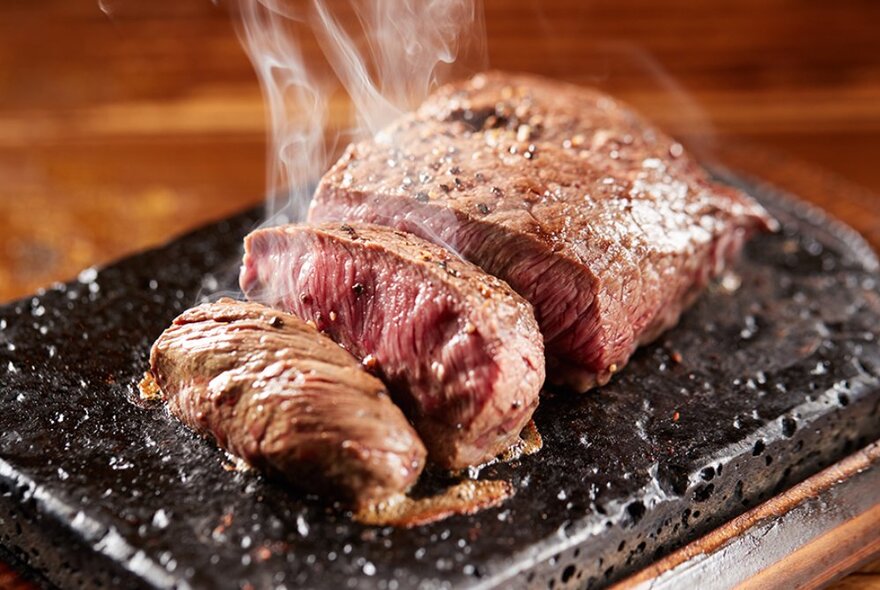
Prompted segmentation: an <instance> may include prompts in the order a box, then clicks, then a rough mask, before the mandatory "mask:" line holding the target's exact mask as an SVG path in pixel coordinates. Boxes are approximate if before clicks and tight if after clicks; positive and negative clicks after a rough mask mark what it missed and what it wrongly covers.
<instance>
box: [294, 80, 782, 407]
mask: <svg viewBox="0 0 880 590" xmlns="http://www.w3.org/2000/svg"><path fill="white" fill-rule="evenodd" d="M310 220H311V221H315V222H320V221H328V220H344V221H348V222H351V221H364V222H371V223H378V224H382V225H388V226H392V227H395V228H398V229H402V230H406V231H409V232H413V233H416V234H418V235H421V236H423V237H425V238H427V239H429V240H432V241H435V242H437V243H438V244H443V245H446V246H448V247H451V248H453V249H455V250H456V251H458V252H459V253H461V255H462V256H464V257H465V258H466V259H468V260H470V261H472V262H474V263H476V264H477V265H479V266H481V267H482V268H483V269H485V270H486V271H487V272H489V273H491V274H493V275H495V276H498V277H500V278H502V279H504V280H505V281H506V282H507V283H509V284H510V285H511V286H512V287H513V288H514V289H515V290H516V291H517V292H518V293H520V294H521V295H522V296H523V297H525V298H526V299H528V300H529V301H530V302H531V303H532V304H533V305H534V308H535V314H536V317H537V319H538V322H539V324H540V326H541V330H542V332H543V335H544V340H545V345H546V348H547V354H548V357H549V358H548V366H549V367H550V370H549V372H548V377H549V378H550V379H551V380H553V381H563V382H567V383H568V384H569V385H571V386H573V387H575V388H577V389H580V390H583V389H587V388H589V387H591V386H593V385H595V384H602V383H604V382H606V381H607V380H608V379H609V378H610V376H611V375H612V374H613V373H614V372H615V371H618V370H620V369H621V368H622V367H623V366H624V364H626V362H627V360H628V359H629V357H630V355H632V353H633V351H634V350H635V349H636V347H637V346H639V345H641V344H644V343H646V342H648V341H650V340H652V339H654V338H655V337H656V336H657V335H658V334H660V333H661V332H662V331H664V330H666V329H667V328H669V327H670V326H672V325H674V324H675V323H676V322H677V321H678V318H679V315H680V314H681V313H682V311H683V310H684V309H685V308H686V307H687V306H688V305H690V303H691V302H692V301H693V300H694V299H695V297H696V296H697V295H698V294H699V292H700V290H701V289H702V288H703V287H704V286H705V285H706V283H707V282H708V281H709V280H710V279H711V278H712V277H714V276H716V275H718V274H719V273H720V272H721V271H722V269H723V268H724V267H725V265H726V264H727V263H728V262H729V261H730V260H731V259H732V258H734V257H735V256H736V254H737V253H738V251H739V250H740V248H741V246H742V244H743V242H744V241H745V240H746V239H747V238H748V237H749V235H750V234H752V233H753V232H754V231H757V230H762V229H767V228H769V227H771V226H772V225H773V222H772V220H770V219H769V218H768V217H767V214H766V213H765V212H764V210H763V209H762V208H761V207H760V206H759V205H757V204H756V203H755V202H754V201H752V199H750V198H749V197H748V196H746V195H744V194H743V193H741V192H739V191H737V190H735V189H733V188H731V187H728V186H724V185H721V184H719V183H717V182H714V181H712V180H711V179H710V178H709V176H708V174H707V173H706V172H705V171H704V170H703V169H702V168H700V167H699V166H698V165H697V163H696V162H695V161H694V160H693V159H692V158H690V157H689V156H688V155H687V154H686V153H684V151H683V149H682V147H681V145H679V144H678V143H676V142H675V141H673V140H672V139H670V138H669V137H667V136H666V135H664V134H663V133H661V132H660V131H658V130H657V129H655V128H654V127H652V126H651V125H649V124H648V123H647V122H646V121H645V120H644V119H642V118H641V117H639V116H638V115H636V114H635V113H634V112H633V111H631V110H630V109H628V108H627V107H626V106H624V105H622V104H620V103H619V102H617V101H615V100H614V99H612V98H611V97H609V96H606V95H604V94H602V93H600V92H597V91H594V90H590V89H585V88H579V87H576V86H572V85H569V84H565V83H561V82H556V81H551V80H547V79H543V78H538V77H535V76H528V75H509V74H502V73H490V74H483V75H478V76H476V77H474V78H473V79H472V80H470V81H467V82H464V83H458V84H453V85H450V86H445V87H443V88H441V89H440V90H439V91H437V92H436V93H435V94H434V95H433V96H432V97H431V98H429V99H428V100H427V102H425V103H424V104H423V105H422V107H421V108H420V109H419V110H418V111H417V112H415V113H413V114H409V115H406V116H404V117H402V118H401V119H400V120H398V121H397V122H396V123H395V124H393V125H391V126H390V127H389V128H388V129H387V130H386V131H385V132H383V133H381V134H380V135H379V136H378V137H377V138H375V139H374V140H371V141H365V142H361V143H358V144H354V145H352V146H350V147H349V148H348V150H347V151H346V153H345V155H344V156H343V157H342V159H340V161H339V162H338V163H337V164H336V165H335V166H334V167H333V168H332V169H331V170H330V171H329V172H328V173H327V175H326V176H325V177H324V179H323V180H322V181H321V183H320V185H319V187H318V190H317V193H316V195H315V199H314V201H313V203H312V207H311V211H310Z"/></svg>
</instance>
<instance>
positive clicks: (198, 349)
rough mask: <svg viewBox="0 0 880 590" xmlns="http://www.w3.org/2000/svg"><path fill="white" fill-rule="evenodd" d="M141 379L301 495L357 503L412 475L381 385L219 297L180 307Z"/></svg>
mask: <svg viewBox="0 0 880 590" xmlns="http://www.w3.org/2000/svg"><path fill="white" fill-rule="evenodd" d="M150 372H151V373H152V375H153V378H154V379H155V380H156V382H157V383H158V385H159V387H160V388H161V390H162V392H163V394H164V396H165V398H166V400H167V403H168V408H169V410H170V411H171V413H172V414H174V415H175V416H177V418H179V419H180V421H181V422H183V423H184V424H186V425H187V426H189V427H190V428H192V429H193V430H195V431H196V432H198V433H200V434H202V435H204V436H206V437H208V438H210V439H213V440H214V441H216V443H217V445H218V446H220V447H222V448H223V449H226V450H227V451H229V452H230V453H232V454H233V455H236V456H238V457H240V458H242V459H244V460H245V461H246V462H247V463H249V464H251V465H253V466H254V467H257V468H259V469H262V470H265V471H267V472H269V473H271V474H273V475H276V476H277V475H280V476H281V477H283V478H284V479H286V480H287V481H288V482H289V483H291V484H293V485H294V486H295V487H297V488H300V489H302V490H305V491H307V492H315V493H321V494H327V495H329V496H331V497H333V498H338V499H341V500H343V501H346V502H349V503H351V504H354V505H355V506H362V505H365V504H366V503H369V502H373V501H376V500H381V499H384V498H387V497H389V496H391V495H393V494H396V493H399V492H404V491H406V490H407V489H409V487H410V486H411V485H412V484H413V483H414V482H415V481H416V479H418V477H419V474H420V473H421V471H422V468H423V467H424V462H425V455H426V452H425V448H424V446H423V445H422V443H421V441H420V440H419V438H418V435H416V433H415V431H414V430H413V428H412V426H410V424H409V422H408V421H407V419H406V417H405V416H404V415H403V412H401V411H400V409H399V408H398V407H397V406H396V405H394V402H392V401H391V398H390V397H389V396H388V394H387V393H386V390H385V386H384V385H383V384H382V383H381V382H380V381H379V380H378V379H376V378H375V377H373V376H372V375H370V374H368V373H367V372H366V371H364V370H363V368H362V367H361V365H360V363H358V362H357V360H355V359H354V357H352V356H351V355H350V354H349V353H347V352H345V351H344V350H342V348H340V347H339V345H338V344H336V343H335V342H333V341H332V340H330V339H329V338H327V337H326V336H324V335H322V334H320V333H318V331H317V330H315V328H313V327H312V326H310V325H308V324H306V322H304V321H302V320H300V319H299V318H296V317H294V316H292V315H290V314H287V313H284V312H281V311H277V310H274V309H270V308H267V307H264V306H262V305H258V304H255V303H243V302H239V301H233V300H231V299H221V300H220V301H218V302H217V303H209V304H205V305H200V306H198V307H195V308H192V309H190V310H188V311H186V312H184V313H183V314H181V315H180V316H179V317H178V318H177V319H175V320H174V323H173V324H172V325H171V327H170V328H168V329H167V330H165V332H164V333H163V334H162V335H161V336H160V337H159V339H158V340H157V341H156V343H155V344H154V345H153V350H152V352H151V354H150Z"/></svg>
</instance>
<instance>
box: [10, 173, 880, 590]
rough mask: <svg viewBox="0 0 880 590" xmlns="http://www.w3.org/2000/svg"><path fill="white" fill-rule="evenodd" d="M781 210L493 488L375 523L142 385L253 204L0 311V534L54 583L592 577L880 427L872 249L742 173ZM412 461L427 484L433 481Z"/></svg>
mask: <svg viewBox="0 0 880 590" xmlns="http://www.w3.org/2000/svg"><path fill="white" fill-rule="evenodd" d="M734 182H735V183H737V184H740V185H742V186H744V188H746V190H748V191H749V192H751V193H752V194H753V195H755V196H756V197H757V198H759V199H760V200H761V201H762V202H763V203H765V205H766V206H767V207H768V208H769V209H770V210H771V212H772V213H773V214H774V215H775V216H776V217H777V218H778V219H779V220H780V221H781V222H782V224H783V227H784V229H783V230H782V231H781V232H779V233H778V234H775V235H765V236H759V237H758V238H756V239H755V240H753V241H752V243H751V244H750V245H749V246H748V247H747V249H746V252H745V255H744V256H743V259H742V261H741V262H740V263H739V265H738V266H737V267H736V270H735V272H733V273H730V274H728V275H727V276H725V277H724V278H723V280H720V281H719V282H718V283H717V284H716V285H714V286H713V287H711V288H710V289H709V290H708V292H707V293H706V294H705V295H703V296H702V297H701V299H700V300H699V301H698V303H697V304H696V305H695V306H694V308H693V309H691V310H690V311H689V312H687V313H686V314H685V316H684V318H683V319H682V321H681V323H680V325H679V326H678V327H677V328H675V329H674V330H672V331H670V332H668V333H667V334H665V335H664V336H663V337H662V338H661V340H660V341H659V342H657V343H656V344H654V345H652V346H648V347H645V348H643V349H641V350H640V351H639V352H638V353H637V354H636V355H635V357H634V358H633V360H632V362H631V363H630V364H629V366H627V368H626V370H624V371H623V372H622V373H620V374H619V375H617V376H616V377H615V378H614V380H613V381H612V382H611V383H610V384H609V385H607V386H605V387H603V388H601V389H599V390H596V391H593V392H591V393H589V394H586V395H561V394H557V395H551V394H548V395H547V396H546V397H545V398H544V399H543V400H542V402H541V406H540V408H539V409H538V412H537V415H536V422H537V425H538V428H539V430H540V432H541V433H542V434H543V437H544V449H543V450H542V451H541V452H540V453H538V454H537V455H533V456H528V457H523V458H522V459H521V460H518V461H515V462H513V463H508V464H501V465H496V466H493V467H489V468H486V469H484V470H483V472H482V473H481V474H480V477H483V478H494V479H497V478H503V479H506V480H509V481H511V482H512V483H513V485H514V487H515V488H516V495H515V496H514V497H513V498H512V499H510V500H508V501H507V502H506V503H504V504H503V505H502V506H500V507H498V508H494V509H490V510H486V511H484V512H481V513H479V514H476V515H473V516H459V517H453V518H449V519H448V520H446V521H442V522H438V523H434V524H431V525H426V526H420V527H417V528H412V529H395V528H390V527H389V528H371V527H367V526H363V525H360V524H357V523H355V522H353V521H352V520H351V517H350V514H347V513H345V512H344V511H341V510H339V509H337V508H333V507H327V506H325V505H324V504H322V503H321V502H320V501H319V499H316V498H309V497H302V496H300V495H297V494H295V493H293V492H291V491H289V490H287V489H285V488H284V487H283V486H281V485H278V484H276V483H273V482H269V481H266V480H264V479H263V478H262V477H260V476H259V475H257V474H255V473H242V472H238V471H234V470H230V469H229V465H228V460H227V458H226V457H225V456H224V455H223V454H222V453H221V452H220V451H218V450H217V449H216V448H214V447H213V446H212V445H211V444H209V443H208V442H206V441H204V440H201V439H199V438H197V437H196V436H194V435H193V434H191V433H190V432H189V431H187V430H186V429H185V428H184V427H183V426H181V425H180V424H179V423H177V422H176V421H175V420H174V419H172V418H170V417H169V416H168V414H166V412H165V411H164V410H163V409H162V408H161V407H158V406H151V405H144V404H142V403H140V402H139V401H138V396H137V388H136V384H137V382H138V380H139V379H140V378H141V376H142V375H143V373H144V371H145V369H146V368H147V355H148V351H149V347H150V344H151V343H152V342H153V340H154V339H155V338H156V337H157V336H158V335H159V334H160V332H161V331H162V330H163V328H165V327H166V326H167V325H168V323H169V322H170V321H171V319H172V318H173V317H174V316H176V315H177V314H178V313H180V312H181V311H182V310H183V309H184V308H186V307H188V306H190V305H192V304H193V303H194V302H196V301H197V300H198V298H199V297H200V295H202V294H204V293H212V294H216V293H218V292H220V291H222V290H224V289H229V290H233V289H234V287H233V286H232V285H234V276H235V268H236V266H237V264H238V260H239V257H240V251H241V238H242V236H243V235H244V234H245V233H246V232H247V231H248V230H250V229H251V228H253V227H255V225H256V224H257V223H258V221H259V219H260V217H261V212H260V211H251V212H248V213H244V214H242V215H239V216H237V217H234V218H232V219H229V220H226V221H222V222H220V223H217V224H214V225H211V226H209V227H206V228H203V229H200V230H198V231H196V232H194V233H191V234H189V235H186V236H184V237H182V238H179V239H177V240H175V241H173V242H171V243H170V244H168V245H166V246H163V247H161V248H158V249H155V250H151V251H148V252H144V253H142V254H138V255H136V256H133V257H130V258H127V259H125V260H123V261H121V262H118V263H116V264H113V265H111V266H109V267H107V268H104V269H101V270H94V269H90V270H86V271H83V272H82V273H81V274H80V276H79V278H78V280H75V281H72V282H70V283H68V284H64V285H60V284H59V285H57V286H55V287H53V288H51V289H49V290H48V291H46V292H43V293H39V294H37V295H35V296H34V297H29V298H26V299H23V300H21V301H18V302H16V303H12V304H10V305H8V306H6V307H3V308H0V544H2V545H3V546H5V547H6V548H7V550H8V551H9V552H10V553H12V554H13V555H14V556H15V557H17V558H18V559H19V560H21V561H23V562H25V563H27V564H28V565H29V566H30V567H31V568H33V569H34V570H36V571H37V572H38V573H39V574H40V575H41V576H42V577H43V578H45V579H46V580H48V581H49V582H51V583H52V584H55V585H57V586H60V587H64V588H79V587H89V588H92V587H101V586H104V587H106V586H116V587H125V588H191V587H192V588H275V587H277V588H284V587H287V588H293V587H328V588H334V589H341V588H356V587H370V588H373V587H375V588H412V587H441V586H456V587H485V588H488V587H501V588H510V587H548V586H549V587H550V588H562V587H588V588H590V587H598V586H602V585H605V584H607V583H609V582H610V581H613V580H616V579H619V578H620V577H622V576H624V575H625V574H627V573H629V572H632V571H634V570H635V569H637V568H640V567H642V566H644V565H646V564H647V563H649V562H651V561H652V560H655V559H657V558H658V557H660V556H662V555H664V554H666V553H668V552H670V551H671V550H672V549H674V548H676V547H679V546H681V545H682V544H684V543H686V542H688V541H690V540H692V539H694V538H695V537H697V536H699V535H701V534H703V533H705V532H706V531H708V530H710V529H711V528H713V527H715V526H717V525H719V524H720V523H722V522H724V521H726V520H728V519H730V518H731V517H733V516H735V515H736V514H738V513H741V512H743V511H744V510H746V509H747V508H748V507H750V506H753V505H754V504H755V503H757V502H760V501H761V500H763V499H765V498H768V497H769V496H771V495H773V494H776V493H778V492H780V491H781V490H784V489H786V488H787V487H789V486H791V485H792V484H794V483H796V482H798V481H800V480H803V479H804V478H806V477H807V476H809V475H810V474H812V473H814V472H816V471H818V470H819V469H821V468H823V467H825V466H827V465H829V464H831V463H833V462H834V461H836V460H838V459H840V458H841V457H843V456H844V455H846V454H848V453H850V452H851V451H853V450H855V449H856V448H858V447H860V446H862V445H864V444H866V443H867V442H869V441H871V440H874V439H875V438H877V437H878V435H880V419H878V407H880V343H878V341H877V336H878V335H880V290H878V284H880V283H878V281H880V275H878V271H877V268H878V263H877V259H876V258H875V256H874V254H873V253H872V252H871V250H870V248H869V247H868V246H867V245H866V244H865V243H864V242H863V241H862V240H861V239H860V238H859V237H858V236H857V235H856V234H855V233H854V232H852V231H851V230H849V229H847V228H845V227H843V226H842V225H840V224H838V223H837V222H834V221H831V220H829V219H828V218H826V217H825V216H824V215H823V214H822V213H820V212H818V211H817V210H815V209H813V208H810V207H808V206H806V205H804V204H802V203H799V202H797V201H795V200H793V199H790V198H788V197H785V196H783V195H780V194H778V193H776V192H775V191H774V190H772V189H770V188H768V187H766V186H762V185H759V184H757V183H746V182H745V181H743V180H741V179H734ZM442 480H443V477H442V476H439V475H437V474H435V475H433V476H429V477H428V478H427V482H428V483H426V484H424V485H423V486H422V487H425V486H427V487H431V486H434V487H436V486H438V485H442V483H443V481H442Z"/></svg>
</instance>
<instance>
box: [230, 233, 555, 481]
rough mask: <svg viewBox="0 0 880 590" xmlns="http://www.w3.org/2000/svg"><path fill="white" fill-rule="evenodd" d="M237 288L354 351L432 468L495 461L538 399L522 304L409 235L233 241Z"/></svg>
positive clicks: (536, 344)
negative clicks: (411, 426)
mask: <svg viewBox="0 0 880 590" xmlns="http://www.w3.org/2000/svg"><path fill="white" fill-rule="evenodd" d="M241 287H242V289H243V290H244V292H245V294H246V295H247V296H248V297H249V298H250V299H253V300H256V301H259V302H261V303H265V304H267V305H271V306H274V307H279V308H282V309H284V310H287V311H291V312H293V313H294V314H296V315H298V316H299V317H301V318H304V319H306V320H309V321H312V322H314V323H315V325H316V326H317V327H318V329H319V330H322V331H324V332H326V333H327V334H328V335H329V336H330V337H331V338H333V339H334V340H336V341H337V342H339V343H340V344H341V345H343V346H344V347H345V348H346V349H347V350H349V351H350V352H351V353H352V354H354V355H355V356H356V357H358V358H361V359H363V361H364V364H365V365H366V366H367V367H369V368H371V369H372V370H374V371H375V372H376V374H378V375H379V376H380V377H382V378H383V379H384V380H385V382H386V383H387V384H388V387H389V389H390V390H391V393H392V395H393V396H394V398H395V400H396V401H398V403H400V404H401V406H402V407H403V408H404V410H405V411H406V412H407V414H408V415H409V416H410V418H411V419H412V420H413V422H414V423H415V426H416V430H417V431H418V433H419V435H421V437H422V440H423V441H424V442H425V446H427V447H428V454H429V458H430V459H432V460H433V461H434V462H436V463H438V464H439V465H441V466H443V467H447V468H450V469H455V468H461V467H465V466H468V465H477V464H480V463H482V462H484V461H486V460H488V459H491V458H493V457H495V456H496V455H497V454H498V453H500V452H502V451H504V450H505V449H506V448H507V447H508V446H509V445H510V444H511V443H512V442H514V441H515V440H516V437H517V435H518V434H519V433H520V431H521V430H522V428H523V426H524V425H525V424H526V422H527V421H528V420H529V418H530V417H531V415H532V413H533V412H534V410H535V407H536V406H537V404H538V394H539V392H540V389H541V385H542V384H543V382H544V355H543V345H542V342H541V334H540V332H539V331H538V325H537V323H536V322H535V317H534V314H533V312H532V307H531V306H530V305H529V304H528V302H526V301H525V300H524V299H523V298H522V297H520V296H519V295H517V294H516V293H515V292H514V291H513V290H512V289H511V288H510V287H509V286H508V285H506V284H505V283H504V282H503V281H500V280H498V279H496V278H495V277H492V276H490V275H487V274H486V273H485V272H483V271H482V270H480V269H479V268H477V267H476V266H474V265H472V264H470V263H468V262H465V261H463V260H461V259H460V258H458V257H456V256H455V255H453V254H451V253H450V252H448V251H447V250H445V249H443V248H441V247H439V246H436V245H434V244H432V243H430V242H427V241H425V240H423V239H421V238H418V237H416V236H413V235H411V234H407V233H405V232H401V231H396V230H391V229H389V228H385V227H378V226H369V225H362V224H352V225H344V224H343V225H340V224H326V225H320V226H308V225H288V226H281V227H273V228H268V229H261V230H258V231H255V232H253V233H251V234H250V235H249V236H248V237H247V238H246V239H245V257H244V266H243V268H242V274H241Z"/></svg>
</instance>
